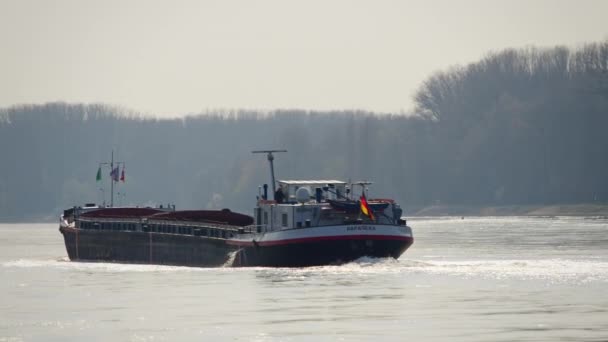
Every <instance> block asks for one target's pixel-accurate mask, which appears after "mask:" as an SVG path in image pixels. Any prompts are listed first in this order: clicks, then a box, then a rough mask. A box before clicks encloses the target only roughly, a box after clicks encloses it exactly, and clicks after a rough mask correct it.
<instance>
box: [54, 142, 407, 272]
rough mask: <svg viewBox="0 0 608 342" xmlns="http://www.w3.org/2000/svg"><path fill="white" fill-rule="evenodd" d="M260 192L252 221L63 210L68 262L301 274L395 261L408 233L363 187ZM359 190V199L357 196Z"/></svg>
mask: <svg viewBox="0 0 608 342" xmlns="http://www.w3.org/2000/svg"><path fill="white" fill-rule="evenodd" d="M259 152H262V153H266V154H267V155H268V160H269V162H270V166H271V177H272V188H273V189H272V190H273V193H274V199H272V200H270V199H269V198H268V192H269V189H268V186H267V185H266V184H265V185H264V186H263V187H260V190H259V191H258V196H257V203H256V206H255V208H254V215H253V217H251V216H248V215H244V214H240V213H235V212H232V211H230V210H228V209H223V210H176V209H175V207H174V206H169V207H164V208H163V207H158V208H148V207H147V208H138V207H118V208H117V207H99V206H95V205H86V206H84V207H73V208H70V209H67V210H65V211H64V213H63V215H62V218H61V223H60V229H59V230H60V231H61V233H62V234H63V237H64V240H65V245H66V249H67V253H68V256H69V258H70V260H72V261H104V262H121V263H142V264H158V265H179V266H197V267H218V266H236V267H240V266H270V267H303V266H318V265H331V264H341V263H345V262H349V261H352V260H355V259H358V258H360V257H362V256H371V257H392V258H399V256H401V254H402V253H403V252H404V251H405V250H406V249H407V248H408V247H409V246H410V245H411V244H412V243H413V236H412V230H411V228H410V227H409V226H407V224H406V221H405V220H403V219H401V215H402V209H401V208H400V206H399V205H398V204H397V203H395V201H393V200H392V199H368V198H367V191H368V190H367V187H368V186H369V185H370V184H371V183H369V182H355V183H347V182H343V181H339V180H280V181H278V182H275V180H274V168H273V159H274V157H273V152H282V151H276V150H273V151H259ZM357 191H358V193H356V192H357Z"/></svg>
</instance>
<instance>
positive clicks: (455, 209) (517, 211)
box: [406, 203, 608, 217]
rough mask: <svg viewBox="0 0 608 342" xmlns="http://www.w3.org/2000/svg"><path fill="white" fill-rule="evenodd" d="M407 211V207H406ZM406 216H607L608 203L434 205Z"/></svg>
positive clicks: (409, 212)
mask: <svg viewBox="0 0 608 342" xmlns="http://www.w3.org/2000/svg"><path fill="white" fill-rule="evenodd" d="M406 211H407V208H406ZM406 216H410V217H416V216H605V217H608V203H602V204H584V203H583V204H555V205H505V206H475V205H432V206H426V207H422V208H418V209H417V210H410V211H408V212H407V215H406Z"/></svg>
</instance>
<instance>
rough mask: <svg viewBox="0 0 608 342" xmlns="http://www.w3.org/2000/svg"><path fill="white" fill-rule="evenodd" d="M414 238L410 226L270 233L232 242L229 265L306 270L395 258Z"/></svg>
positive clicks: (364, 226)
mask: <svg viewBox="0 0 608 342" xmlns="http://www.w3.org/2000/svg"><path fill="white" fill-rule="evenodd" d="M413 242H414V239H413V237H412V234H411V229H410V227H407V226H392V225H350V226H349V225H339V226H327V227H316V228H307V229H289V230H284V231H278V232H271V233H267V234H264V235H262V236H259V237H257V239H255V238H254V239H247V238H242V239H234V240H229V241H228V243H229V244H233V245H237V246H239V247H240V248H239V250H238V251H237V253H236V254H235V257H234V261H233V266H237V267H239V266H269V267H307V266H322V265H339V264H343V263H347V262H350V261H353V260H356V259H358V258H361V257H364V256H368V257H377V258H388V257H392V258H395V259H397V258H399V257H400V256H401V254H403V252H405V250H407V249H408V248H409V247H410V246H411V245H412V243H413Z"/></svg>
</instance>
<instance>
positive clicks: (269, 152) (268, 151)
mask: <svg viewBox="0 0 608 342" xmlns="http://www.w3.org/2000/svg"><path fill="white" fill-rule="evenodd" d="M278 152H287V150H260V151H251V153H267V154H268V162H269V163H270V177H271V178H272V193H273V194H274V193H275V191H277V189H276V184H275V180H274V163H273V161H274V156H273V155H272V154H273V153H278Z"/></svg>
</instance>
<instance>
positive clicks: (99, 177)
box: [95, 166, 101, 182]
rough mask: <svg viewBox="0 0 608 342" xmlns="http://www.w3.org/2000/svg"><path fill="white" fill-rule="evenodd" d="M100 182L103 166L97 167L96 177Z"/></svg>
mask: <svg viewBox="0 0 608 342" xmlns="http://www.w3.org/2000/svg"><path fill="white" fill-rule="evenodd" d="M95 180H97V181H98V182H99V181H100V180H101V166H100V167H99V169H97V177H96V178H95Z"/></svg>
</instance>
